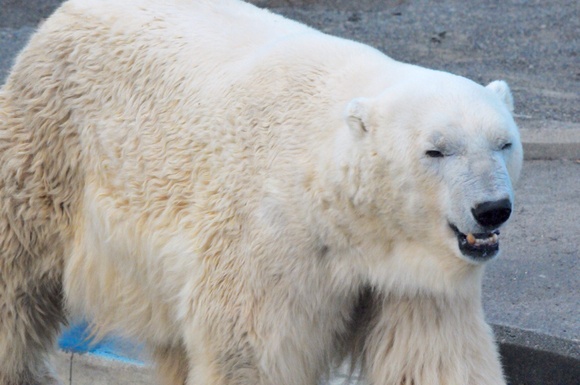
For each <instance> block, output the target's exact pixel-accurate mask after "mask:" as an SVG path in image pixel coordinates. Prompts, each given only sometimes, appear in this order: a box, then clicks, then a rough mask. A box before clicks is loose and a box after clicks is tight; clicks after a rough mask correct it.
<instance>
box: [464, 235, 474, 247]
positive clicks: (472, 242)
mask: <svg viewBox="0 0 580 385" xmlns="http://www.w3.org/2000/svg"><path fill="white" fill-rule="evenodd" d="M466 238H467V243H469V244H470V245H474V244H475V241H476V239H475V235H473V234H471V233H469V234H467V236H466Z"/></svg>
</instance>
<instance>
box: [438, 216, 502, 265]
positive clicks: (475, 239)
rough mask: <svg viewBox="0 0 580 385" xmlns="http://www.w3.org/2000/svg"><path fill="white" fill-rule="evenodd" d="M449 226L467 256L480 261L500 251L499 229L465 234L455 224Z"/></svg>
mask: <svg viewBox="0 0 580 385" xmlns="http://www.w3.org/2000/svg"><path fill="white" fill-rule="evenodd" d="M449 227H450V228H451V230H453V232H454V233H455V235H456V236H457V243H458V246H459V250H460V251H461V253H462V254H463V255H465V256H466V257H469V258H471V259H474V260H476V261H478V262H484V261H487V260H489V259H491V258H493V257H495V256H496V255H497V253H498V251H499V230H494V231H492V232H489V233H475V234H472V233H469V234H467V235H465V234H463V233H462V232H461V231H459V229H457V227H456V226H455V225H453V224H451V223H450V224H449Z"/></svg>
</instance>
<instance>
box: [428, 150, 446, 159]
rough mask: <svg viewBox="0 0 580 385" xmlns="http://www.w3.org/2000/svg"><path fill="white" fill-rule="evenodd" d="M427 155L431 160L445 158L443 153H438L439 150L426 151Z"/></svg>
mask: <svg viewBox="0 0 580 385" xmlns="http://www.w3.org/2000/svg"><path fill="white" fill-rule="evenodd" d="M425 155H427V156H428V157H429V158H443V156H444V155H443V153H442V152H441V151H437V150H429V151H426V152H425Z"/></svg>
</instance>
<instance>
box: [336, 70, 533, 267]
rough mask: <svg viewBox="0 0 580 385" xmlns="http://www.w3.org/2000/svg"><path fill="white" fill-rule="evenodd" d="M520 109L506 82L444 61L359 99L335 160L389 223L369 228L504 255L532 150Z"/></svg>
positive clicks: (361, 202) (364, 211) (356, 193)
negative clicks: (524, 140) (517, 118)
mask: <svg viewBox="0 0 580 385" xmlns="http://www.w3.org/2000/svg"><path fill="white" fill-rule="evenodd" d="M512 111H513V100H512V96H511V92H510V90H509V87H508V85H507V84H506V83H505V82H503V81H494V82H492V83H491V84H489V85H488V86H487V87H483V86H480V85H477V84H475V83H474V82H472V81H470V80H467V79H465V78H462V77H459V76H454V75H450V74H447V73H442V72H436V71H428V72H426V73H425V74H424V73H419V74H417V76H412V77H410V79H409V80H403V81H400V82H397V84H396V85H394V86H392V87H389V88H388V89H387V90H386V91H384V92H383V93H381V94H380V95H378V96H376V97H371V98H367V97H361V98H355V99H353V100H351V101H350V102H349V103H348V105H347V107H346V113H345V120H346V124H345V127H344V129H343V131H342V133H341V134H340V135H339V136H338V138H337V145H336V146H335V153H334V157H335V165H338V166H339V169H340V171H339V174H341V180H342V181H341V183H342V184H343V186H345V185H346V186H348V187H347V188H346V189H347V194H348V197H349V200H350V202H351V204H352V206H353V207H355V208H356V209H357V210H359V212H360V213H361V215H364V216H366V217H367V218H368V217H371V218H373V220H374V221H375V222H377V223H380V226H381V227H382V229H379V228H378V226H375V228H374V229H373V228H370V227H369V229H368V230H369V232H375V233H377V234H375V236H377V237H381V236H384V237H385V238H388V239H389V242H390V243H391V244H392V243H394V242H396V240H397V239H398V240H404V241H406V242H407V243H409V244H422V245H424V246H425V248H424V250H434V251H436V250H439V251H441V250H444V252H445V253H446V254H454V255H456V256H458V257H460V258H462V259H463V260H465V261H468V262H470V263H476V264H477V263H480V262H484V261H486V260H489V259H491V258H493V257H494V256H496V255H497V253H498V250H499V229H500V228H501V227H502V225H503V224H504V223H505V222H506V221H507V220H508V218H509V217H510V215H511V212H512V210H513V203H514V192H513V185H514V183H515V182H516V181H517V179H518V178H519V174H520V171H521V167H522V159H523V151H522V145H521V141H520V136H519V133H518V129H517V126H516V124H515V122H514V119H513V117H512ZM381 232H383V233H382V234H380V233H381ZM393 235H394V236H395V237H396V238H395V239H393V238H392V236H393Z"/></svg>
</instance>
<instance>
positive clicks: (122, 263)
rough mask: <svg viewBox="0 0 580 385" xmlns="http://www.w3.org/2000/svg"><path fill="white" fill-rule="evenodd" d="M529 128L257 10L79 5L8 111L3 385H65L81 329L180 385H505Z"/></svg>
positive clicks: (465, 88)
mask: <svg viewBox="0 0 580 385" xmlns="http://www.w3.org/2000/svg"><path fill="white" fill-rule="evenodd" d="M512 109H513V101H512V97H511V94H510V90H509V88H508V86H507V85H506V83H504V82H503V81H494V82H492V83H491V84H489V85H488V86H487V87H483V86H480V85H477V84H475V83H473V82H472V81H470V80H467V79H465V78H462V77H459V76H454V75H451V74H448V73H445V72H439V71H434V70H429V69H425V68H420V67H417V66H413V65H410V64H403V63H400V62H397V61H394V60H392V59H390V58H388V57H387V56H385V55H384V54H382V53H381V52H378V51H377V50H375V49H373V48H370V47H368V46H366V45H363V44H359V43H356V42H353V41H349V40H344V39H340V38H336V37H332V36H328V35H325V34H323V33H321V32H318V31H316V30H313V29H311V28H309V27H306V26H304V25H301V24H299V23H296V22H293V21H290V20H287V19H284V18H283V17H280V16H277V15H274V14H271V13H269V12H268V11H265V10H261V9H258V8H255V7H253V6H252V5H249V4H246V3H242V2H238V1H235V0H211V1H210V0H197V1H183V0H168V1H157V0H127V1H123V2H119V1H116V0H71V1H69V2H67V3H65V4H64V5H63V6H62V7H61V8H60V9H59V10H58V11H57V12H56V13H55V14H54V15H53V16H52V17H50V18H49V19H48V20H47V21H46V22H45V23H44V24H43V25H42V26H41V27H40V28H39V30H38V31H37V33H36V34H35V35H34V36H33V37H32V38H31V40H30V42H29V44H28V46H27V47H26V48H25V49H24V50H23V52H22V53H21V54H20V55H19V57H18V58H17V60H16V62H15V65H14V68H13V69H12V71H11V73H10V75H9V78H8V80H7V82H6V84H5V85H4V86H3V88H2V90H1V92H0V224H1V226H0V244H1V253H2V254H1V256H0V320H1V321H2V322H1V324H0V383H1V384H2V385H24V384H43V385H45V384H56V383H58V380H57V378H56V376H55V375H54V374H53V372H52V370H51V368H50V363H49V361H50V360H49V357H50V352H51V350H52V349H53V344H54V340H55V336H56V335H57V334H58V332H59V328H60V325H61V324H62V323H63V322H64V321H65V319H66V318H67V317H76V316H79V315H82V316H86V317H88V318H89V319H92V320H93V323H94V325H93V326H94V330H95V333H96V334H97V335H103V334H105V333H108V332H110V331H119V330H121V331H123V332H124V333H126V334H128V335H130V336H132V337H135V338H138V339H139V340H141V341H143V342H144V343H145V344H146V345H147V346H148V347H149V348H150V349H151V355H152V359H153V360H154V361H155V363H156V364H157V367H158V369H159V370H158V372H159V377H160V380H161V381H162V383H164V384H172V385H175V384H188V385H210V384H211V385H234V384H237V385H257V384H260V385H274V384H275V385H314V384H316V383H317V382H318V381H320V380H321V379H322V378H324V377H325V375H326V374H328V373H329V371H331V370H332V368H333V367H334V366H335V365H336V364H337V363H340V362H341V361H342V360H343V359H344V358H345V357H347V356H349V355H350V356H352V357H353V358H354V360H355V361H358V362H360V364H361V366H362V372H363V374H364V376H365V377H366V379H367V382H368V383H370V384H373V385H388V384H397V385H398V384H407V385H408V384H413V385H500V384H502V385H503V384H505V381H504V379H503V375H502V370H501V366H500V362H499V359H498V352H497V348H496V346H495V343H494V341H493V336H492V333H491V331H490V328H489V326H488V325H487V324H486V323H485V321H484V317H483V313H482V306H481V293H480V291H481V279H482V273H483V270H484V266H485V262H486V261H488V260H489V259H491V258H493V257H495V256H496V255H497V253H498V245H499V240H498V235H499V232H498V230H499V228H500V227H501V226H502V225H503V224H504V223H505V222H506V221H507V220H508V218H509V217H510V214H511V211H512V205H513V201H514V196H513V187H512V186H513V184H514V183H515V181H516V180H517V179H518V176H519V173H520V169H521V165H522V146H521V143H520V138H519V134H518V129H517V127H516V124H515V123H514V120H513V118H512V114H511V111H512Z"/></svg>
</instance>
